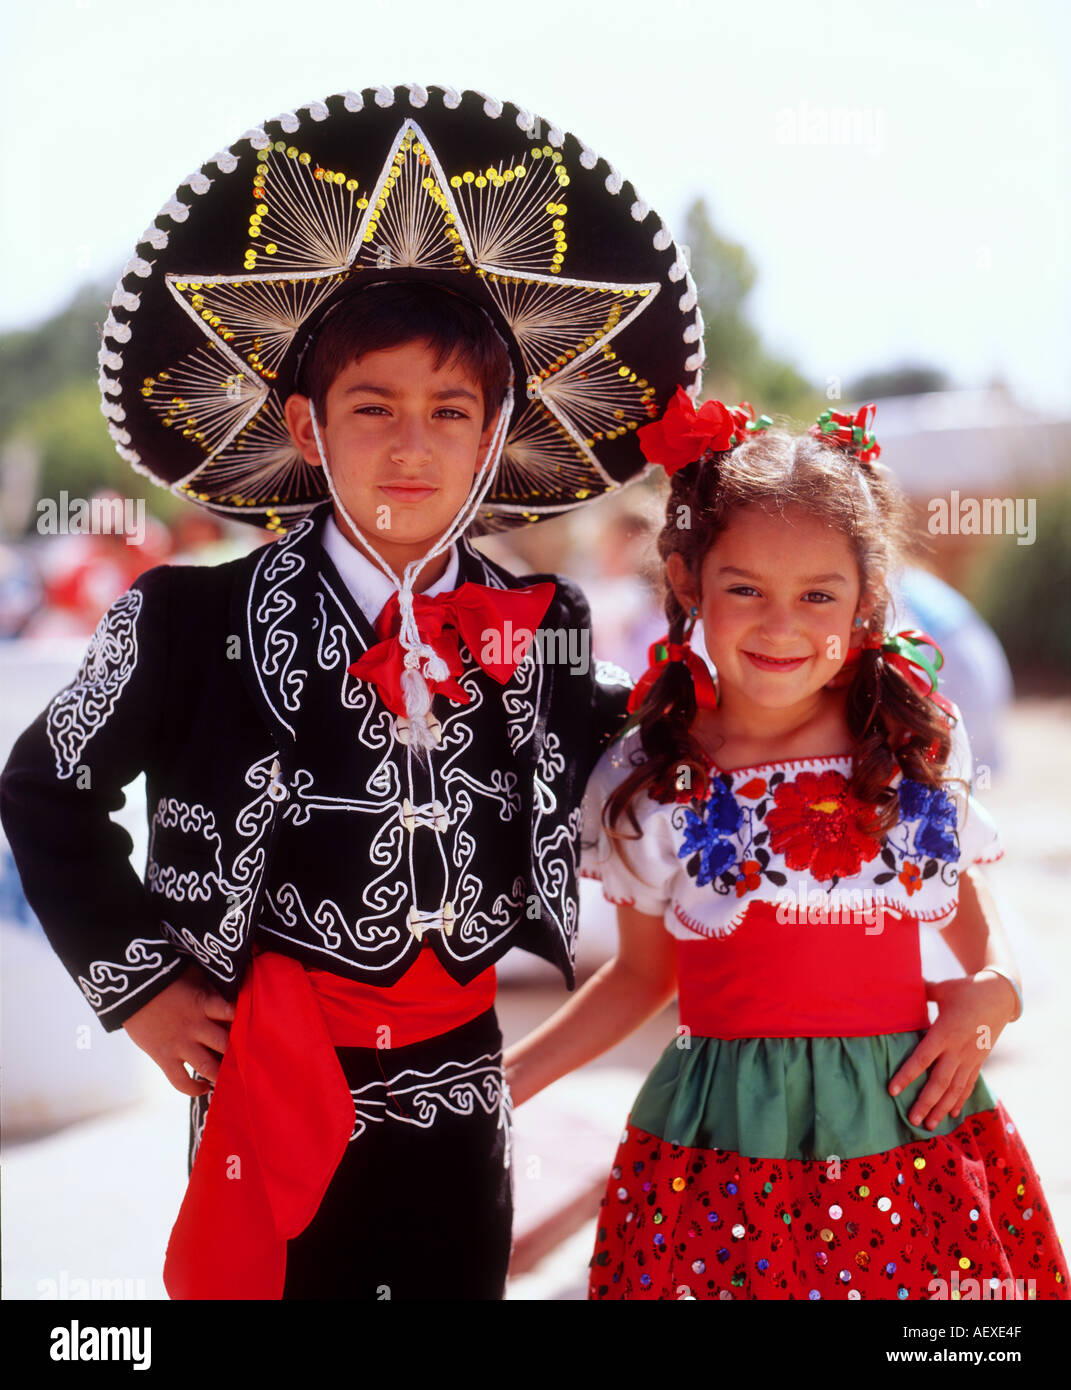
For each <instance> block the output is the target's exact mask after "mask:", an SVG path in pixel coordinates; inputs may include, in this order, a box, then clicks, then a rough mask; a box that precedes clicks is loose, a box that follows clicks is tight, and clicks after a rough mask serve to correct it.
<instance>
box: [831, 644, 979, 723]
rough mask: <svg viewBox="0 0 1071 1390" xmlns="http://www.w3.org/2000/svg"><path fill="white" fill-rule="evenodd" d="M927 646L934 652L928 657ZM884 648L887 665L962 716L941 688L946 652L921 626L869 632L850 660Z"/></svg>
mask: <svg viewBox="0 0 1071 1390" xmlns="http://www.w3.org/2000/svg"><path fill="white" fill-rule="evenodd" d="M923 647H932V648H933V652H934V655H933V656H932V657H930V656H927V655H926V653H925V652H924V651H923V650H922V649H923ZM874 650H877V651H880V652H881V654H882V659H883V660H884V661H885V664H886V665H887V666H891V667H892V668H893V669H894V670H896V671H899V672H900V674H901V675H902V676H903V677H904V678H905V679H906V680H907V681H908V682H909V683H910V684H911V685H912V686H913V687H914V688H915V689H916V690H917V691H918V693H919V694H920V695H925V696H928V697H929V698H930V699H931V700H932V701H933V702H934V704H935V705H937V707H938V708H939V709H941V710H943V711H944V712H945V714H947V715H949V716H950V717H951V718H953V719H958V718H959V717H960V715H959V710H958V709H957V708H956V706H955V705H954V704H953V702H952V701H951V700H949V699H947V698H946V697H945V696H944V695H942V694H941V693H940V692H939V691H938V689H937V672H938V671H939V670H940V669H941V667H942V666H943V665H944V664H945V655H944V652H942V650H941V648H940V647H939V646H938V645H937V643H936V642H935V641H934V639H933V638H932V637H930V636H929V635H928V634H927V633H925V632H922V631H920V630H919V629H918V628H915V627H912V628H906V629H905V630H904V631H903V632H882V633H878V634H868V635H867V637H866V638H865V640H864V641H863V644H862V646H859V647H852V648H851V649H850V650H849V652H848V655H847V657H846V662H849V661H857V660H858V659H859V656H860V653H862V652H864V651H874Z"/></svg>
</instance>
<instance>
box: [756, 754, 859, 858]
mask: <svg viewBox="0 0 1071 1390" xmlns="http://www.w3.org/2000/svg"><path fill="white" fill-rule="evenodd" d="M863 809H864V807H863V804H862V802H860V801H859V800H857V799H856V798H855V797H854V796H852V795H851V793H850V792H849V791H848V779H847V778H846V777H845V776H844V774H843V773H841V772H835V771H829V772H801V773H800V775H799V776H798V777H797V778H796V779H795V781H794V782H782V783H781V785H780V786H779V787H778V788H777V791H776V792H775V793H774V805H773V807H771V809H770V810H769V811H768V812H767V815H766V826H767V829H768V830H769V831H770V848H771V849H772V850H774V852H775V853H777V854H783V855H784V856H785V863H786V865H787V866H788V867H789V868H790V869H809V870H810V872H811V874H812V876H813V877H814V878H816V879H829V878H834V877H836V878H850V877H851V876H852V875H853V874H857V873H858V872H859V870H860V868H861V867H862V866H863V863H864V862H869V861H870V860H871V859H873V858H874V857H875V856H876V855H877V854H878V852H879V851H880V850H881V841H880V840H876V839H875V838H874V837H873V836H872V835H868V834H866V833H865V831H862V830H860V829H859V827H858V825H857V824H856V817H857V816H858V814H859V813H860V812H861V811H863Z"/></svg>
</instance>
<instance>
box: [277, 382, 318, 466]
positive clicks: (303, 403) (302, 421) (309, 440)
mask: <svg viewBox="0 0 1071 1390" xmlns="http://www.w3.org/2000/svg"><path fill="white" fill-rule="evenodd" d="M310 404H311V402H310V401H309V398H308V396H299V395H298V394H297V393H296V392H295V393H294V395H292V396H287V398H286V404H285V405H284V406H283V416H284V418H285V419H286V428H287V430H288V431H289V433H290V438H291V439H292V440H293V441H294V448H295V449H297V451H298V452H299V453H300V455H301V457H302V458H303V459H304V460H305V462H306V463H307V464H310V465H311V466H312V467H313V468H319V467H320V452H319V450H318V449H317V448H316V436H315V435H314V434H313V432H312V411H311V409H310ZM319 424H320V427H321V429H322V428H323V421H322V420H321V421H319Z"/></svg>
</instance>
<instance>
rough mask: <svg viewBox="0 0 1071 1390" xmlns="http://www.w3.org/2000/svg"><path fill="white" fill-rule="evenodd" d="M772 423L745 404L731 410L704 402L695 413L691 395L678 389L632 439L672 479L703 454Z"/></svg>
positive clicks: (718, 451) (720, 450)
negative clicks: (657, 415)
mask: <svg viewBox="0 0 1071 1390" xmlns="http://www.w3.org/2000/svg"><path fill="white" fill-rule="evenodd" d="M772 423H773V421H772V420H771V419H770V418H769V416H767V415H761V416H760V417H759V419H758V420H756V419H755V412H754V410H753V409H752V408H751V406H750V405H749V404H748V403H747V401H742V402H741V403H740V405H738V406H737V407H736V408H735V409H734V410H730V408H729V407H728V406H727V405H725V404H724V403H723V402H722V401H704V402H703V404H702V405H701V406H700V407H699V409H698V410H696V408H695V403H694V401H693V400H692V398H691V396H689V395H688V393H687V392H686V391H685V390H684V389H683V388H682V387H680V386H678V387H677V390H676V393H675V395H674V397H673V399H672V400H671V401H670V403H669V405H668V406H666V409H665V411H664V412H663V414H662V417H661V418H660V419H658V420H655V421H654V422H653V423H652V424H650V425H644V426H643V428H642V429H640V430H637V432H636V437H637V439H638V440H639V441H640V448H641V449H642V450H643V456H644V458H646V459H647V460H648V462H650V463H660V464H661V465H662V467H663V468H664V469H665V470H666V472H667V473H668V474H669V475H670V477H672V476H673V474H674V473H676V472H677V470H678V469H680V468H685V467H687V465H688V464H689V463H695V462H696V460H697V459H700V458H702V457H703V455H704V454H706V453H715V454H721V453H725V451H726V450H727V449H732V448H735V447H736V445H737V444H742V443H743V441H744V440H745V439H746V438H747V436H748V434H755V433H757V432H758V431H760V430H765V429H769V427H770V425H771V424H772Z"/></svg>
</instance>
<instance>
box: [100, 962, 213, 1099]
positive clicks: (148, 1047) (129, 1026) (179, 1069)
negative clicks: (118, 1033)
mask: <svg viewBox="0 0 1071 1390" xmlns="http://www.w3.org/2000/svg"><path fill="white" fill-rule="evenodd" d="M233 1018H234V1005H233V1004H229V1003H228V1002H227V1000H226V999H224V998H223V996H222V995H221V994H219V993H218V992H217V991H216V989H215V987H214V986H213V985H212V984H211V982H210V981H209V979H208V977H207V975H205V973H204V971H203V970H202V969H201V967H200V966H199V965H197V964H196V963H193V964H191V965H190V966H188V967H187V969H186V970H185V971H184V972H183V974H181V975H180V976H179V978H178V979H177V980H175V981H174V982H173V983H172V984H170V985H168V987H167V988H166V989H162V990H161V991H160V993H159V994H157V995H155V996H154V997H153V998H152V999H150V1000H149V1002H148V1003H147V1004H146V1005H145V1006H144V1007H143V1008H140V1009H139V1010H138V1011H137V1013H135V1014H131V1016H130V1017H129V1018H128V1019H127V1021H126V1022H125V1023H124V1024H123V1027H124V1028H125V1029H126V1031H127V1033H129V1035H130V1037H131V1038H132V1039H133V1040H134V1042H136V1043H137V1045H138V1047H140V1048H141V1050H142V1051H143V1052H147V1053H148V1054H149V1056H150V1057H151V1058H152V1059H153V1061H154V1062H155V1063H156V1065H157V1066H158V1067H159V1068H160V1070H161V1071H162V1072H163V1074H164V1075H165V1076H166V1077H167V1079H168V1081H170V1082H171V1084H172V1086H174V1088H175V1090H176V1091H181V1092H182V1094H183V1095H184V1096H202V1095H204V1094H205V1092H206V1091H208V1090H210V1089H211V1087H212V1086H214V1085H215V1083H216V1080H217V1078H218V1077H219V1067H220V1061H221V1059H222V1056H223V1053H224V1051H225V1050H226V1047H227V1039H228V1036H229V1033H228V1028H229V1025H230V1023H231V1020H232V1019H233ZM184 1062H186V1063H188V1064H189V1065H190V1066H191V1067H192V1068H193V1069H194V1071H196V1072H198V1073H200V1075H199V1076H196V1077H191V1076H190V1075H189V1074H188V1073H187V1071H186V1068H185V1067H184V1066H183V1063H184Z"/></svg>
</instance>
